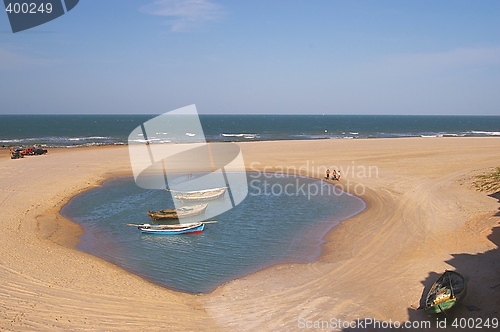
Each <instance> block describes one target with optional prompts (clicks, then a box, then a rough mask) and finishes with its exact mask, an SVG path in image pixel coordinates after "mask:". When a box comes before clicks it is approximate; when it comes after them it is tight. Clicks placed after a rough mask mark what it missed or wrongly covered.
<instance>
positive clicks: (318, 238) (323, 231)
mask: <svg viewBox="0 0 500 332" xmlns="http://www.w3.org/2000/svg"><path fill="white" fill-rule="evenodd" d="M247 173H250V171H247ZM269 175H272V176H276V175H279V176H292V177H293V176H296V177H298V178H304V179H312V180H316V181H322V182H324V183H327V184H331V185H333V186H335V185H336V184H337V182H333V181H331V180H328V181H326V180H325V179H321V178H311V177H307V176H302V175H294V174H281V173H272V174H271V173H269ZM109 176H110V177H109V178H105V179H103V180H102V181H100V183H99V184H97V185H96V186H93V187H91V188H87V189H84V190H82V191H79V192H78V193H77V194H76V195H74V196H72V197H70V198H69V199H68V200H67V201H66V202H65V203H63V204H62V205H61V207H60V208H59V211H58V214H59V215H60V216H61V217H62V218H64V219H66V220H67V221H68V222H71V223H73V224H75V226H77V227H78V229H79V232H78V233H77V235H76V238H75V239H74V243H73V242H70V241H68V242H67V243H61V242H58V243H59V244H61V245H64V246H67V247H68V248H69V249H76V250H79V251H82V252H85V253H88V254H91V255H93V256H96V257H98V258H100V259H104V260H106V259H105V258H102V257H101V256H99V255H96V254H92V253H90V252H87V251H85V250H82V249H79V248H78V247H77V246H78V244H79V243H80V242H81V240H80V237H81V236H82V235H84V234H85V229H84V227H83V226H81V225H80V224H79V223H78V222H76V221H73V220H72V219H71V218H69V217H66V216H65V215H64V214H63V213H62V209H64V208H65V207H66V205H67V204H68V203H69V202H70V201H71V200H72V199H74V198H75V197H78V196H79V195H81V194H83V193H85V192H87V191H88V190H93V189H95V188H98V187H101V186H102V185H103V184H104V183H105V182H108V181H113V180H116V179H131V180H132V181H133V176H132V175H123V174H122V175H118V176H114V175H113V174H110V175H109ZM344 194H347V195H350V196H353V197H354V198H356V199H358V200H359V201H360V202H362V204H363V207H362V209H361V210H358V209H356V211H355V212H353V211H354V209H351V210H349V211H348V213H345V215H346V216H340V217H336V218H333V219H330V220H329V221H328V224H327V225H323V226H322V227H321V228H320V229H319V230H316V231H315V232H314V233H316V234H315V235H313V236H309V237H308V239H309V240H311V241H315V242H318V244H317V249H316V251H317V254H314V257H313V256H311V257H309V258H305V257H302V258H301V259H299V261H294V259H291V260H290V259H287V260H282V261H276V262H274V263H272V264H264V265H266V266H264V267H255V268H253V269H251V271H250V272H247V273H243V274H241V275H240V276H239V277H237V278H230V279H228V280H227V281H225V282H223V283H222V284H220V285H218V286H217V287H215V288H214V289H213V290H211V291H209V292H201V293H198V292H188V291H181V290H177V289H175V288H172V287H170V286H168V285H166V284H161V283H158V282H155V281H154V278H148V276H147V275H145V274H144V273H137V272H134V271H133V270H130V269H127V268H125V267H124V266H121V265H119V264H116V263H113V262H112V261H109V260H106V261H108V262H109V263H111V264H113V265H116V266H117V267H118V268H121V269H124V270H125V271H127V272H129V273H132V274H135V275H137V276H139V277H141V278H143V279H145V280H146V281H148V282H150V283H153V284H155V285H157V286H160V287H163V288H165V289H167V290H169V291H173V292H180V293H184V294H187V295H208V294H211V293H213V292H214V291H215V290H216V289H217V288H219V287H222V286H224V285H225V284H227V283H229V282H231V281H233V280H237V279H241V278H244V277H247V276H249V275H251V274H254V273H256V272H259V271H262V270H265V269H267V268H272V267H274V266H276V265H281V264H308V263H313V262H316V261H317V260H319V259H320V258H321V257H322V255H323V251H324V249H323V244H324V243H326V242H327V241H326V240H325V237H326V235H327V234H328V233H330V232H331V231H332V230H333V229H334V228H335V227H338V226H339V225H340V224H341V223H343V222H347V221H348V220H349V219H350V218H352V217H354V216H356V215H358V214H360V213H362V212H363V211H364V210H365V209H366V207H367V204H366V202H365V201H364V200H363V199H361V198H360V197H358V196H356V195H355V194H350V193H347V192H345V191H342V195H344ZM335 195H339V194H338V193H336V194H333V193H331V194H329V196H330V197H331V196H335ZM316 227H317V226H316ZM297 235H298V234H297ZM72 236H73V234H68V237H72Z"/></svg>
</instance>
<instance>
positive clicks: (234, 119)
mask: <svg viewBox="0 0 500 332" xmlns="http://www.w3.org/2000/svg"><path fill="white" fill-rule="evenodd" d="M155 116H157V115H154V114H150V115H0V146H4V147H11V146H18V145H23V146H26V145H40V146H42V147H56V146H58V147H60V146H64V147H78V146H91V145H109V144H127V139H128V135H129V134H130V132H131V131H132V130H133V129H134V128H136V127H137V126H139V125H141V124H142V123H143V122H145V121H147V120H149V119H152V118H154V117H155ZM200 121H201V123H202V127H203V131H204V133H205V138H206V140H207V141H209V142H215V141H231V142H241V141H271V140H314V139H357V138H395V137H443V136H479V137H481V136H500V116H410V115H204V114H201V115H200ZM150 138H152V139H154V137H150Z"/></svg>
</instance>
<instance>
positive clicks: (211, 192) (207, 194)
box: [170, 187, 227, 202]
mask: <svg viewBox="0 0 500 332" xmlns="http://www.w3.org/2000/svg"><path fill="white" fill-rule="evenodd" d="M226 189H227V187H221V188H213V189H205V190H196V191H175V190H170V191H171V192H173V193H174V198H175V199H178V200H180V201H181V202H193V201H196V202H201V201H209V200H213V199H217V198H220V197H222V196H224V194H225V193H226Z"/></svg>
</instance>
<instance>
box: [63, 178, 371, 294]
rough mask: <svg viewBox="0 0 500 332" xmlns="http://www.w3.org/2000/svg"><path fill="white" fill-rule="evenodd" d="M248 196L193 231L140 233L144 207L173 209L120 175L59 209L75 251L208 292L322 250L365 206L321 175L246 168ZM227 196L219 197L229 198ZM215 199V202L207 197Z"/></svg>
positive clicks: (163, 195)
mask: <svg viewBox="0 0 500 332" xmlns="http://www.w3.org/2000/svg"><path fill="white" fill-rule="evenodd" d="M247 177H248V182H249V194H248V196H247V197H246V198H245V200H244V201H243V202H242V203H241V204H240V205H238V206H236V207H235V208H233V209H231V210H229V211H227V212H225V213H224V214H221V215H219V216H217V217H216V218H215V219H216V220H217V223H213V224H207V225H206V227H205V231H204V232H203V233H202V234H197V235H177V236H162V235H148V234H141V233H140V232H139V230H138V229H137V228H136V227H130V226H126V224H127V223H134V224H142V223H148V222H151V219H150V218H149V217H148V216H147V215H146V211H148V210H158V209H165V208H173V206H174V205H173V202H172V198H171V195H170V193H168V192H166V191H161V190H146V189H141V188H139V187H138V186H137V185H136V184H135V182H134V181H133V179H132V178H118V179H114V180H110V181H107V182H105V183H104V184H103V185H102V186H101V187H99V188H96V189H92V190H90V191H87V192H85V193H82V194H80V195H78V196H76V197H74V198H73V199H72V200H71V201H70V202H69V203H68V204H67V205H66V206H64V207H63V209H62V214H63V215H65V216H66V217H68V218H69V219H71V220H74V221H75V222H78V223H79V224H81V225H82V226H83V227H84V229H85V231H86V234H85V235H83V236H82V237H81V240H82V241H81V243H80V244H79V245H78V249H80V250H82V251H85V252H88V253H90V254H93V255H96V256H99V257H101V258H103V259H105V260H108V261H110V262H112V263H114V264H116V265H118V266H121V267H123V268H125V269H126V270H129V271H131V272H133V273H135V274H138V275H140V276H142V277H143V278H145V279H147V280H149V281H151V282H154V283H156V284H159V285H161V286H164V287H167V288H171V289H174V290H178V291H183V292H188V293H207V292H210V291H212V290H214V289H215V288H216V287H217V286H219V285H222V284H224V283H226V282H228V281H230V280H233V279H236V278H240V277H243V276H245V275H248V274H250V273H252V272H255V271H257V270H260V269H263V268H265V267H268V266H271V265H273V264H277V263H283V262H297V263H305V262H311V261H314V260H315V259H316V258H317V257H318V255H319V254H320V245H321V243H322V240H321V239H322V238H323V236H324V235H325V233H326V232H327V231H328V230H329V229H330V228H331V227H333V226H335V225H337V224H338V222H339V221H340V220H342V219H345V218H347V217H349V216H352V215H354V214H356V213H358V212H360V211H361V210H362V209H364V207H365V204H364V202H363V201H362V200H360V199H359V198H357V197H353V196H350V195H348V194H346V193H342V192H340V191H336V190H335V189H334V187H333V186H332V185H329V184H326V183H324V182H322V181H319V180H314V179H308V178H300V177H292V176H290V177H289V176H286V177H284V176H278V177H277V176H270V175H267V176H263V175H261V176H260V177H259V176H257V174H252V173H249V174H248V175H247ZM227 196H228V194H227V193H226V197H224V198H221V200H227V199H229V197H227ZM210 204H217V201H212V202H209V207H208V209H210Z"/></svg>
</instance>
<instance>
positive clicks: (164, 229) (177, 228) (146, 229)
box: [137, 222, 205, 235]
mask: <svg viewBox="0 0 500 332" xmlns="http://www.w3.org/2000/svg"><path fill="white" fill-rule="evenodd" d="M137 228H138V229H139V230H140V231H141V233H146V234H158V235H179V234H199V233H201V232H203V229H204V228H205V224H204V223H202V222H196V223H191V224H178V225H156V224H155V225H150V224H144V225H140V226H138V227H137Z"/></svg>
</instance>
